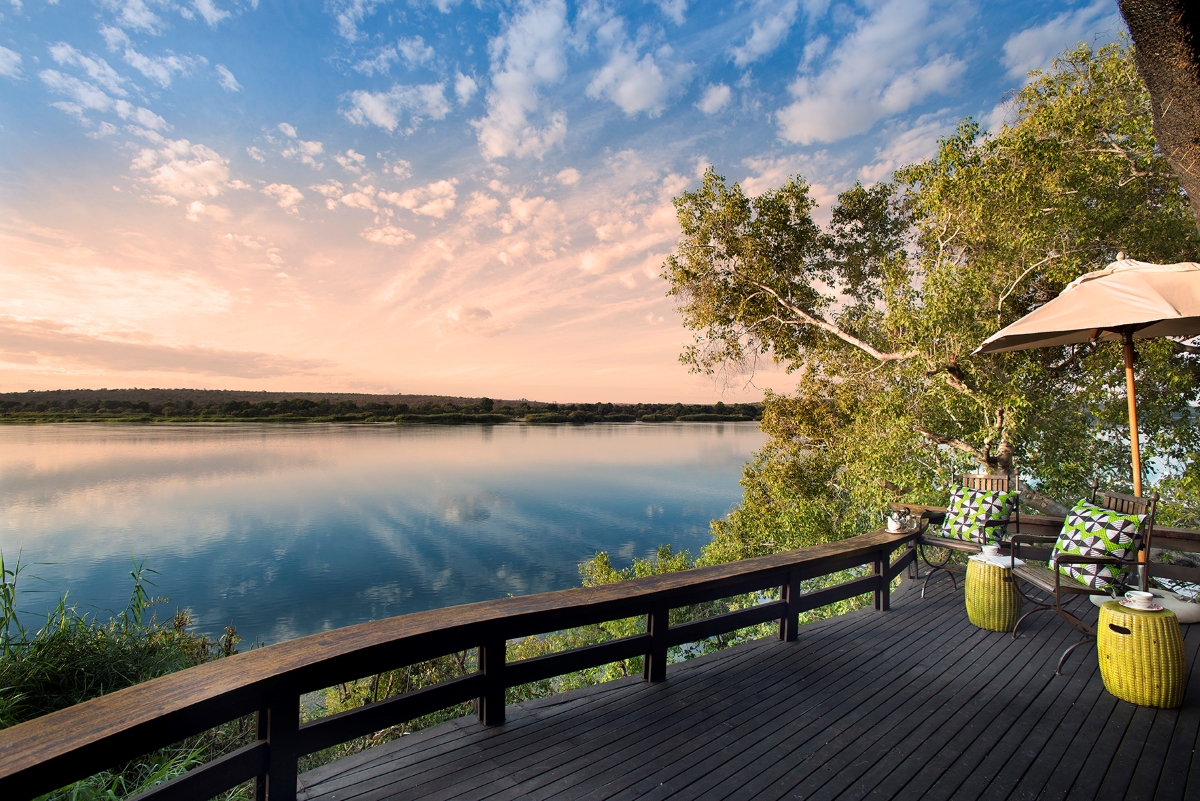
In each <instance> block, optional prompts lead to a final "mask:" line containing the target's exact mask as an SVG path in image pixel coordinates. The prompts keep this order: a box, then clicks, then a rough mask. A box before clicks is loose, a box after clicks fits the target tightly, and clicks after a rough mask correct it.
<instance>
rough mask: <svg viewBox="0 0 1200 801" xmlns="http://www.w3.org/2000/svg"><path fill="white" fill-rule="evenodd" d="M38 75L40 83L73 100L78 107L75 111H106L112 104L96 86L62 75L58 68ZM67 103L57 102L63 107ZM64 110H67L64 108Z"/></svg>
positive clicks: (43, 71) (109, 98)
mask: <svg viewBox="0 0 1200 801" xmlns="http://www.w3.org/2000/svg"><path fill="white" fill-rule="evenodd" d="M38 77H39V78H41V79H42V83H44V84H46V86H47V87H49V88H50V89H53V90H54V91H56V92H59V93H60V94H64V95H67V96H68V97H70V98H71V99H73V100H74V101H75V105H77V106H78V107H79V111H78V112H77V113H82V111H83V110H84V109H86V110H89V111H108V110H109V109H111V108H112V106H113V99H112V98H111V97H109V96H108V95H106V94H105V93H104V92H103V91H101V89H100V88H99V87H97V86H93V85H92V84H90V83H87V82H86V81H81V80H79V79H78V78H76V77H74V76H71V75H64V74H62V73H61V72H59V71H58V70H42V71H41V72H40V73H38ZM66 105H67V104H59V105H58V107H59V108H64V106H66ZM64 110H67V109H65V108H64Z"/></svg>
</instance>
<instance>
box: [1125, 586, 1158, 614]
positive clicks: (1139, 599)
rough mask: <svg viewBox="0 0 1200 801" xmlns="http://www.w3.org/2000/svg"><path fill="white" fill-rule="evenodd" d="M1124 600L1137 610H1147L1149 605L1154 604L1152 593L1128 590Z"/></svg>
mask: <svg viewBox="0 0 1200 801" xmlns="http://www.w3.org/2000/svg"><path fill="white" fill-rule="evenodd" d="M1125 600H1126V601H1129V603H1130V605H1131V606H1136V607H1137V608H1139V609H1149V608H1150V606H1151V604H1153V603H1154V593H1152V592H1141V591H1140V590H1130V591H1129V592H1127V593H1125Z"/></svg>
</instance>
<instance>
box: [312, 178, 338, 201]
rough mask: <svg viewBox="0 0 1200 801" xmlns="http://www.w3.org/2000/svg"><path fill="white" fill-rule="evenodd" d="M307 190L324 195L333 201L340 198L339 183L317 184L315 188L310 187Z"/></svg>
mask: <svg viewBox="0 0 1200 801" xmlns="http://www.w3.org/2000/svg"><path fill="white" fill-rule="evenodd" d="M309 189H311V190H313V191H314V192H317V193H318V194H321V195H324V196H325V197H328V198H333V199H334V200H337V199H338V198H340V197H341V196H342V183H341V181H330V182H329V183H327V184H317V185H316V186H310V187H309Z"/></svg>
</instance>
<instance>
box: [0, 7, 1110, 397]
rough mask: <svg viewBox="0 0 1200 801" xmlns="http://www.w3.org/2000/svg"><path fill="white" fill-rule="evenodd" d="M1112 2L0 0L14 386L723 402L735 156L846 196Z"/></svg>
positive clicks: (752, 173) (1093, 23) (744, 177)
mask: <svg viewBox="0 0 1200 801" xmlns="http://www.w3.org/2000/svg"><path fill="white" fill-rule="evenodd" d="M1120 29H1121V22H1120V19H1119V17H1118V16H1117V10H1116V5H1115V3H1113V2H1110V1H1109V0H1104V1H1103V2H1092V3H1087V2H1083V3H1065V2H1064V3H1040V2H1017V3H1005V4H985V3H980V2H975V3H972V2H954V1H951V2H934V1H932V0H929V1H927V2H921V1H920V0H909V1H907V2H898V1H897V0H872V1H871V2H857V3H856V2H836V1H835V0H808V2H799V1H798V0H785V1H784V2H779V1H778V0H770V1H766V0H764V1H762V2H745V3H729V4H707V3H697V2H688V0H660V1H659V2H627V3H597V2H586V3H565V2H561V1H559V0H545V1H544V2H542V1H540V0H534V1H533V2H520V3H492V2H477V3H471V2H453V0H438V1H437V2H418V1H417V0H410V1H409V2H405V0H394V1H393V2H385V1H383V0H379V1H372V0H333V1H331V2H326V3H324V4H321V3H300V2H296V3H282V2H267V0H262V1H261V2H234V0H183V1H182V2H175V0H162V1H161V2H160V1H159V0H97V1H96V2H69V1H68V0H60V2H57V3H48V2H44V0H0V211H2V214H0V218H2V219H0V238H2V239H3V242H2V243H0V266H2V270H0V376H2V377H0V389H3V390H17V389H29V388H50V387H88V386H91V387H99V386H108V387H113V386H206V387H228V388H248V389H272V390H335V389H337V390H358V391H394V392H422V393H424V392H439V393H450V394H464V395H490V396H494V397H529V398H539V399H543V400H562V401H568V400H589V401H594V400H613V401H617V400H676V399H682V400H694V401H711V400H716V399H718V398H721V397H724V398H725V399H726V400H730V399H740V398H743V397H755V396H758V395H760V394H761V389H762V388H763V387H773V388H775V389H777V390H787V389H788V388H789V386H790V383H791V381H790V379H788V378H787V377H786V376H783V375H781V374H779V373H775V372H772V371H770V370H765V371H763V372H761V373H760V374H759V375H758V376H757V377H756V378H755V379H754V381H753V383H749V384H748V383H746V380H745V379H744V378H734V379H733V380H731V381H721V380H716V381H714V380H713V379H709V378H703V377H696V376H689V375H688V374H687V373H686V371H685V370H684V369H683V368H682V367H681V366H679V365H678V363H677V361H676V357H677V355H678V353H679V350H680V348H681V346H682V345H683V344H684V343H685V342H687V341H689V335H688V334H687V332H686V331H684V330H683V329H682V327H681V326H680V325H679V321H678V317H677V316H676V315H675V314H674V312H673V309H672V306H671V303H670V301H669V300H668V299H667V298H665V297H664V291H665V284H664V283H663V281H662V280H661V279H660V278H658V272H659V270H660V267H661V264H662V261H663V259H664V258H665V257H666V255H667V254H669V253H670V251H671V248H672V247H673V245H674V242H675V239H676V237H677V235H678V230H677V228H676V226H675V221H674V212H673V209H672V207H671V205H670V200H671V198H672V197H673V196H674V195H677V194H678V193H679V192H680V191H682V190H683V189H686V188H688V187H691V186H694V185H695V184H696V182H697V177H698V175H699V174H700V172H702V170H703V169H704V167H705V166H707V165H709V164H711V165H713V166H714V167H715V168H716V169H717V171H718V172H719V173H721V174H723V175H725V176H727V177H728V178H729V179H731V180H736V181H740V182H741V183H742V185H743V186H744V187H745V188H746V189H747V191H749V192H750V193H752V194H755V193H758V192H761V191H763V190H765V189H767V188H770V187H772V186H776V185H779V184H780V183H782V182H783V181H784V180H785V179H786V178H787V177H788V176H789V175H791V174H795V173H799V174H801V175H803V176H804V177H805V178H806V179H808V180H809V181H810V182H811V183H812V185H813V193H814V195H815V196H816V197H817V199H818V200H819V202H820V203H821V204H822V210H821V212H819V214H818V216H821V215H824V214H827V213H828V209H829V206H830V204H831V203H832V201H833V199H834V198H835V197H836V194H837V193H838V192H839V191H842V190H843V189H845V188H847V187H848V186H850V185H851V184H852V183H853V182H854V181H855V180H861V181H864V182H868V183H871V182H875V181H880V180H886V179H887V178H888V176H889V175H890V174H891V171H892V170H893V169H895V168H896V167H898V166H901V165H903V164H906V163H910V162H912V161H915V160H918V159H920V158H924V157H927V156H928V155H929V154H931V153H932V151H933V148H934V146H935V143H936V140H937V137H938V136H941V135H945V134H946V133H948V132H949V131H951V130H952V129H953V127H954V125H955V124H956V123H957V121H958V120H959V119H960V118H962V117H964V116H968V115H970V116H975V117H976V118H979V119H981V120H982V121H984V123H985V124H986V125H989V126H993V127H994V126H996V125H998V124H1000V122H1001V121H1002V119H1003V110H1004V109H1003V105H1002V100H1003V97H1004V95H1005V93H1006V92H1007V91H1009V90H1010V89H1012V88H1013V87H1016V86H1019V85H1020V84H1021V83H1022V82H1023V81H1024V80H1025V77H1024V76H1025V74H1026V72H1027V71H1028V70H1029V69H1035V68H1042V67H1046V66H1048V65H1049V63H1050V61H1051V60H1052V59H1053V57H1054V55H1055V54H1057V53H1058V52H1061V51H1062V50H1063V49H1064V48H1065V47H1068V46H1070V45H1073V44H1075V43H1076V42H1078V41H1080V40H1087V41H1104V40H1108V39H1111V38H1112V37H1113V36H1115V35H1116V34H1117V32H1118V31H1119V30H1120Z"/></svg>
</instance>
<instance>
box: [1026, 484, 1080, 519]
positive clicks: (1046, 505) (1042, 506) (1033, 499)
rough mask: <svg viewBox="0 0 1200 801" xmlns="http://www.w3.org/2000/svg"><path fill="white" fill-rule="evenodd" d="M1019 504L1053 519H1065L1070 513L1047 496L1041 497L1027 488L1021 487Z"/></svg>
mask: <svg viewBox="0 0 1200 801" xmlns="http://www.w3.org/2000/svg"><path fill="white" fill-rule="evenodd" d="M1021 502H1022V503H1024V504H1025V505H1026V506H1030V507H1033V508H1034V509H1036V510H1037V511H1039V512H1041V513H1042V514H1044V515H1051V516H1053V517H1066V516H1067V514H1069V513H1070V511H1071V510H1070V509H1068V508H1067V507H1065V506H1063V505H1062V504H1061V503H1059V502H1058V501H1056V500H1054V499H1053V498H1051V497H1050V496H1049V495H1043V494H1042V493H1040V492H1038V491H1037V490H1035V489H1030V488H1029V487H1021Z"/></svg>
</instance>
